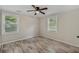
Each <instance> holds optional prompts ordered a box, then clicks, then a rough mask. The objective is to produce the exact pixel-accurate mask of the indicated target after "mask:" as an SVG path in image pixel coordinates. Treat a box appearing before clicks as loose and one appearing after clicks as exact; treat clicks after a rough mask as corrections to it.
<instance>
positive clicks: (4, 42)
mask: <svg viewBox="0 0 79 59" xmlns="http://www.w3.org/2000/svg"><path fill="white" fill-rule="evenodd" d="M37 36H38V35H37ZM37 36H28V37H24V38H21V39H17V40H9V41H3V42H1V43H0V45H3V44H8V43H11V42H16V41H20V40H25V39H30V38H33V37H37Z"/></svg>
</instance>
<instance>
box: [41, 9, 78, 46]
mask: <svg viewBox="0 0 79 59" xmlns="http://www.w3.org/2000/svg"><path fill="white" fill-rule="evenodd" d="M54 15H57V17H58V29H57V30H58V31H57V32H49V31H47V18H48V17H52V16H53V15H49V16H46V17H43V18H40V35H41V36H44V37H48V38H51V39H54V40H57V41H61V42H64V43H67V44H70V45H73V46H77V47H79V38H77V37H76V36H79V9H76V10H72V11H67V12H62V13H58V14H54Z"/></svg>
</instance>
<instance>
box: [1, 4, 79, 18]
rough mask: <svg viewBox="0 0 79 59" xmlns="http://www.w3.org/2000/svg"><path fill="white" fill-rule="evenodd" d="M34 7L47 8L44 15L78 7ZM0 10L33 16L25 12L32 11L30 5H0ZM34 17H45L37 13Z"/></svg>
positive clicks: (31, 13) (32, 13)
mask: <svg viewBox="0 0 79 59" xmlns="http://www.w3.org/2000/svg"><path fill="white" fill-rule="evenodd" d="M36 6H39V7H40V8H43V7H47V8H48V10H45V11H44V12H45V13H46V15H50V14H55V13H60V12H63V11H68V10H73V9H77V8H79V6H78V5H36ZM0 9H4V10H8V11H11V12H16V13H18V14H24V15H29V16H34V12H27V10H30V9H34V8H33V7H32V6H31V5H0ZM36 16H38V17H41V16H45V15H42V14H40V13H39V14H38V15H36Z"/></svg>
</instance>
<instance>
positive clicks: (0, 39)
mask: <svg viewBox="0 0 79 59" xmlns="http://www.w3.org/2000/svg"><path fill="white" fill-rule="evenodd" d="M1 16H2V13H1V10H0V43H1V41H2V35H1V33H2V30H1V24H2V23H1V18H2V17H1Z"/></svg>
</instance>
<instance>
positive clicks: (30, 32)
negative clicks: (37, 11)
mask: <svg viewBox="0 0 79 59" xmlns="http://www.w3.org/2000/svg"><path fill="white" fill-rule="evenodd" d="M10 13H11V12H10ZM11 14H13V13H11ZM18 17H19V32H16V33H8V34H6V33H5V34H3V35H2V43H3V44H4V43H8V42H11V41H17V40H23V39H27V38H32V37H35V36H38V34H39V24H38V22H39V20H38V19H37V18H34V17H30V16H26V15H18Z"/></svg>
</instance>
